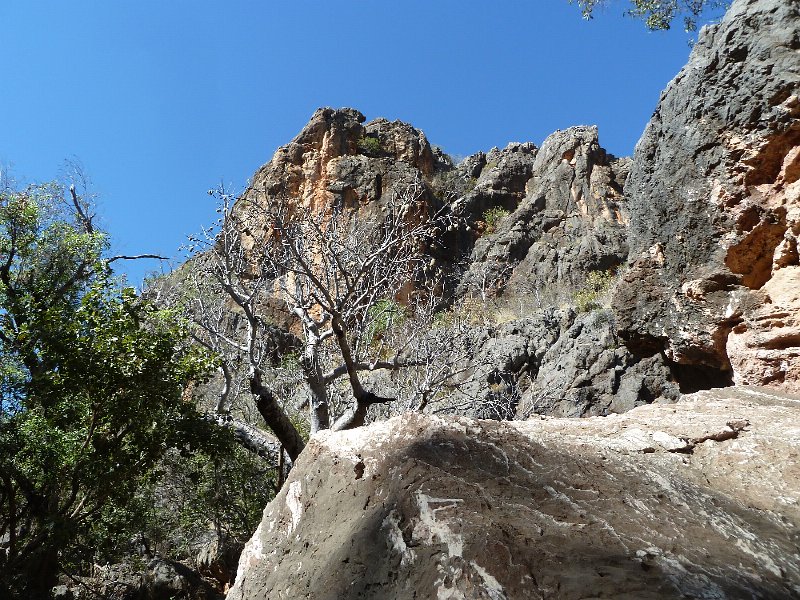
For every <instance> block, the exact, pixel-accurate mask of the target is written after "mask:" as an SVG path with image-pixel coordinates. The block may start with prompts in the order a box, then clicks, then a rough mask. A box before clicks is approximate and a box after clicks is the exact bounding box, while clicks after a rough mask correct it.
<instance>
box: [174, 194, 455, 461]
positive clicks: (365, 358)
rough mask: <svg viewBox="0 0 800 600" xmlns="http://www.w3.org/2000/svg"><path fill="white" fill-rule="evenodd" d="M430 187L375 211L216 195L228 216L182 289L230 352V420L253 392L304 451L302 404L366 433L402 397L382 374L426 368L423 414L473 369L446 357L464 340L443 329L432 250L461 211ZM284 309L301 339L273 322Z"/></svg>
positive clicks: (225, 379) (206, 332)
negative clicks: (284, 388)
mask: <svg viewBox="0 0 800 600" xmlns="http://www.w3.org/2000/svg"><path fill="white" fill-rule="evenodd" d="M424 190H425V188H424V186H423V184H422V183H420V182H415V183H412V184H411V185H408V186H407V187H406V188H405V189H404V190H403V191H402V193H399V194H396V195H394V196H392V197H387V198H385V199H384V200H383V201H382V202H380V203H378V202H376V203H374V204H373V205H370V207H368V208H369V210H371V213H370V214H369V215H365V214H364V213H367V212H368V211H367V210H362V211H361V212H356V211H354V210H348V209H346V208H342V207H337V206H336V205H334V206H332V207H329V208H327V209H326V210H323V211H319V212H314V211H312V210H310V209H308V208H305V207H302V206H298V205H297V203H296V202H294V201H292V200H290V199H277V200H273V201H272V202H271V203H270V204H264V203H255V202H251V201H250V200H248V196H245V197H243V198H240V199H236V198H235V197H234V196H232V195H230V194H228V193H226V192H225V191H224V190H218V191H214V192H211V193H212V194H213V195H214V196H215V197H217V198H218V200H219V202H220V206H219V209H218V212H219V214H220V216H219V219H218V221H217V223H216V226H215V227H213V228H211V229H209V230H206V231H204V232H203V233H202V235H200V236H196V237H194V238H192V240H191V241H192V250H193V251H194V252H195V253H196V256H195V258H194V259H193V261H192V262H191V263H190V264H189V265H187V266H186V267H185V273H184V274H183V279H184V281H183V284H182V289H183V290H184V291H183V295H184V305H185V306H186V307H187V312H188V315H189V316H190V318H191V320H192V321H193V323H194V324H195V337H196V339H197V340H198V341H200V342H201V343H203V344H205V345H206V346H207V347H209V348H210V349H212V350H213V351H214V352H216V353H217V354H218V355H219V356H220V357H221V366H220V370H221V374H222V377H221V387H220V392H219V397H218V400H217V402H216V407H215V410H216V412H217V414H223V415H225V414H229V413H230V411H231V408H232V406H233V403H234V402H235V401H236V400H237V398H240V397H241V396H242V395H245V396H250V397H251V398H252V399H253V400H254V402H255V406H256V408H257V410H258V412H259V413H260V415H261V416H262V417H263V418H264V420H265V421H266V423H267V425H268V426H269V427H270V429H271V430H272V431H273V432H274V434H275V435H276V437H277V438H278V440H279V441H280V443H281V444H282V445H283V447H284V448H285V449H286V451H287V453H288V454H289V456H290V457H291V458H292V459H295V458H296V457H297V456H298V455H299V454H300V452H301V451H302V449H303V438H302V436H301V434H300V432H299V431H298V426H299V425H300V424H299V423H298V418H297V417H298V415H297V414H295V416H294V418H293V417H292V413H293V411H294V410H299V409H305V408H306V407H307V408H308V417H307V419H308V421H309V422H310V427H309V428H310V431H311V432H315V431H319V430H322V429H328V428H331V429H334V430H341V429H348V428H352V427H357V426H360V425H362V424H364V423H365V420H366V419H367V412H368V410H369V408H370V407H371V406H374V405H379V404H387V403H392V402H395V401H396V400H397V399H398V396H397V394H388V393H386V391H385V390H381V389H379V388H380V387H381V386H380V385H379V384H376V383H375V380H374V378H373V377H371V375H370V374H372V373H376V372H396V371H398V370H401V369H416V373H417V374H418V375H419V376H420V377H419V378H418V379H417V381H419V385H416V386H414V387H415V389H411V388H410V387H408V386H406V387H405V388H403V390H401V391H404V393H406V394H407V398H406V399H405V400H406V401H405V402H404V403H403V404H404V405H406V406H408V407H409V408H412V409H416V410H422V409H424V408H425V406H426V405H427V404H428V401H429V399H430V397H431V395H432V394H434V393H435V391H436V390H438V389H441V388H442V387H446V386H448V385H452V384H454V382H455V381H456V380H457V379H458V378H459V376H460V374H461V373H463V372H465V371H466V370H467V367H466V366H465V365H464V363H463V362H459V361H457V360H448V359H447V358H446V357H448V356H451V355H452V353H451V352H450V353H448V352H449V351H448V350H446V349H445V346H447V345H448V344H450V345H452V338H448V336H444V335H435V334H432V333H431V328H430V325H431V323H432V320H433V317H434V314H435V311H436V307H437V304H438V301H437V298H436V294H435V293H434V292H435V291H436V289H437V286H438V284H439V283H440V282H439V281H437V277H436V270H435V268H434V267H435V261H433V260H432V258H431V254H430V252H431V251H435V250H437V244H439V243H440V242H439V240H441V239H443V235H442V234H443V233H444V230H445V229H446V228H448V227H450V226H452V224H453V221H454V219H455V217H454V216H453V215H452V214H450V212H449V208H448V207H447V206H445V207H444V208H443V209H442V210H439V211H435V210H433V209H432V208H431V206H430V203H429V202H428V201H427V200H426V199H425V192H424ZM279 308H282V309H283V312H282V314H283V315H284V317H285V318H286V319H287V323H288V326H289V329H291V330H292V331H293V333H294V334H295V335H296V338H297V341H296V342H295V343H294V345H292V343H291V342H287V341H286V340H285V339H283V340H282V339H281V336H287V334H286V333H285V332H281V328H279V327H276V326H275V325H274V324H273V323H272V321H273V319H275V318H276V315H278V314H280V313H281V311H280V310H279ZM287 348H288V349H287ZM290 351H295V352H296V354H297V356H298V359H299V360H298V361H297V362H298V363H299V368H300V370H301V373H302V381H303V383H304V386H303V387H304V389H305V396H304V397H302V398H299V399H298V398H294V400H295V402H294V403H292V402H290V398H289V397H286V396H283V397H281V396H282V394H281V393H280V391H279V388H280V382H279V376H278V375H277V374H279V373H280V372H281V362H282V361H284V362H285V360H286V357H287V352H290ZM437 360H438V361H440V363H441V364H439V363H437V362H436V361H437ZM398 389H399V388H398V387H397V386H395V387H394V391H397V390H398ZM242 392H245V393H244V394H243V393H242ZM303 420H305V418H303Z"/></svg>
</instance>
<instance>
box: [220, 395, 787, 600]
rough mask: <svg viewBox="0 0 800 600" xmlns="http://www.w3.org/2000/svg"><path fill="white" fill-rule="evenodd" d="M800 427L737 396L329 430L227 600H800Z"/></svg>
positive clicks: (767, 400)
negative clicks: (581, 412)
mask: <svg viewBox="0 0 800 600" xmlns="http://www.w3.org/2000/svg"><path fill="white" fill-rule="evenodd" d="M798 419H800V400H797V399H795V400H792V399H790V398H785V397H781V396H779V395H775V394H772V393H766V392H765V390H760V389H753V388H729V389H726V390H717V391H713V392H700V393H697V394H694V395H691V396H687V397H685V398H684V399H682V400H681V401H680V402H678V403H677V404H673V405H663V404H662V405H650V406H645V407H639V408H636V409H634V410H632V411H630V412H628V413H626V414H624V415H615V416H611V417H591V418H588V419H556V418H537V419H533V420H529V421H511V422H497V421H476V420H471V419H467V418H463V417H450V418H439V417H432V416H423V415H414V416H406V417H402V418H395V419H391V420H389V421H384V422H381V423H376V424H373V425H371V426H369V427H366V428H362V429H360V430H354V431H350V432H342V433H327V432H326V433H322V434H320V435H317V436H315V437H314V438H312V440H311V442H310V443H309V445H308V447H307V448H306V450H305V451H304V453H303V455H302V456H301V458H300V460H299V461H298V462H297V464H296V465H295V467H294V469H293V470H292V472H291V474H290V478H289V480H288V481H287V483H286V485H285V486H284V488H283V490H282V491H281V492H280V494H279V495H278V496H277V497H276V498H275V500H273V501H272V502H271V503H270V504H269V505H268V506H267V508H266V509H265V511H264V519H263V521H262V523H261V525H260V526H259V528H258V530H257V531H256V533H255V534H254V536H253V538H252V539H251V540H250V541H249V542H248V544H247V545H246V548H245V550H244V552H243V553H242V557H241V561H240V563H239V571H238V575H237V578H236V583H235V586H234V587H233V589H232V590H231V591H230V593H229V594H228V600H245V599H253V598H274V599H278V598H293V599H294V598H314V599H315V600H326V599H329V598H330V599H336V600H345V599H355V598H393V599H398V600H400V599H406V598H408V599H411V598H486V599H494V600H497V599H520V600H523V599H524V600H528V599H531V598H558V599H561V600H564V599H570V598H576V599H577V598H598V597H614V598H637V599H647V598H719V599H725V598H731V599H734V598H790V597H796V596H797V595H798V594H800V562H798V560H797V531H798V526H800V511H798V502H799V501H800V467H798V464H799V463H798V462H797V460H796V457H797V453H798V451H800V441H799V440H800V438H798V436H797V423H798ZM767 490H768V491H769V492H768V493H766V491H767Z"/></svg>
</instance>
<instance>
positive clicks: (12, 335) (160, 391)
mask: <svg viewBox="0 0 800 600" xmlns="http://www.w3.org/2000/svg"><path fill="white" fill-rule="evenodd" d="M68 206H69V205H67V204H66V203H65V202H63V199H62V198H61V196H60V190H59V189H58V188H57V187H55V186H38V187H34V188H29V189H28V190H26V191H25V192H22V193H16V192H3V193H2V194H1V195H0V364H2V365H3V367H2V368H1V369H0V590H2V589H3V587H4V586H5V587H6V588H7V589H6V591H9V590H10V591H11V592H12V593H15V592H16V593H21V590H26V593H28V594H33V595H36V593H37V592H35V591H32V590H33V589H35V586H43V587H45V588H46V586H48V585H50V584H52V579H53V577H54V575H55V573H56V571H57V569H58V568H59V567H61V568H64V567H65V566H68V565H70V564H77V563H79V562H80V561H81V560H84V559H85V558H87V557H89V556H93V555H94V554H95V553H96V551H97V550H98V548H97V546H96V544H98V542H99V540H101V539H102V538H103V537H110V536H111V535H112V534H113V533H114V532H119V531H120V530H121V529H124V526H123V523H124V522H125V521H126V519H124V518H123V516H124V513H125V511H126V510H127V508H126V507H128V505H129V503H130V499H131V498H132V497H133V496H134V492H135V491H136V489H137V487H138V486H139V485H141V482H142V480H143V479H145V478H147V477H148V476H149V475H150V473H151V470H152V468H153V466H154V465H155V464H156V463H157V462H158V460H159V459H160V458H161V456H162V455H163V454H164V452H165V450H166V449H167V448H169V447H192V446H195V445H197V444H198V443H200V441H202V439H203V438H204V433H203V432H202V431H201V430H202V429H203V428H204V425H203V423H204V422H203V421H201V420H200V419H199V418H198V416H197V415H196V413H195V411H194V407H193V405H191V404H189V403H186V402H184V401H183V393H184V389H185V388H186V385H187V383H188V382H189V381H197V380H202V379H204V378H205V377H206V375H207V373H208V372H209V369H210V367H211V366H212V360H211V358H210V357H209V356H208V355H206V354H205V353H202V352H200V351H198V350H197V349H196V348H195V347H192V346H185V345H184V344H183V343H182V341H181V340H182V339H183V338H184V335H185V331H184V329H183V327H182V326H181V325H180V323H178V322H177V321H176V320H175V319H174V317H173V315H171V314H169V313H167V312H164V311H159V310H156V309H155V308H154V307H153V306H151V305H150V304H148V303H146V302H143V301H141V300H140V299H139V298H137V297H136V295H135V293H134V291H133V290H132V289H130V288H125V289H120V288H118V287H117V286H116V285H115V284H114V282H113V280H112V279H110V277H109V273H108V268H107V266H106V264H105V263H104V262H103V261H102V260H101V254H102V252H103V251H104V250H105V249H106V247H107V240H106V236H105V234H103V233H102V232H98V231H96V230H95V229H94V227H93V226H92V224H91V221H90V220H89V219H87V218H86V213H81V211H75V212H74V213H73V212H72V211H71V210H70V209H69V208H68ZM135 512H136V511H133V513H135ZM98 532H99V533H101V534H102V535H98ZM101 546H102V545H101ZM100 549H101V550H102V548H100Z"/></svg>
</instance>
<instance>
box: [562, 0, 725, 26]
mask: <svg viewBox="0 0 800 600" xmlns="http://www.w3.org/2000/svg"><path fill="white" fill-rule="evenodd" d="M569 2H570V4H574V3H577V4H578V6H580V8H581V13H582V14H583V17H584V18H585V19H591V18H592V16H593V15H594V9H595V8H597V7H598V6H602V5H605V4H606V3H607V0H569ZM630 4H631V7H630V9H629V10H628V11H627V13H626V14H628V15H630V16H632V17H635V18H637V19H641V20H642V21H644V23H645V26H646V27H647V28H648V29H649V30H651V31H655V30H661V29H670V28H671V26H672V24H673V22H674V21H675V19H677V18H678V17H683V25H684V29H685V30H686V31H695V30H696V29H697V21H698V19H699V18H700V17H701V15H703V13H704V11H707V10H709V9H710V10H718V9H724V8H727V7H728V6H729V5H730V1H729V0H630Z"/></svg>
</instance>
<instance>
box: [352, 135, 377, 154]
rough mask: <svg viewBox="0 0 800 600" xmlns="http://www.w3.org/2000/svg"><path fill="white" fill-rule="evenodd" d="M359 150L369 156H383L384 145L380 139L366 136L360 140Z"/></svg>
mask: <svg viewBox="0 0 800 600" xmlns="http://www.w3.org/2000/svg"><path fill="white" fill-rule="evenodd" d="M358 150H359V152H361V153H362V154H365V155H367V156H380V155H381V154H383V145H382V144H381V141H380V140H379V139H378V138H376V137H372V136H368V135H365V136H363V137H362V138H361V139H359V140H358Z"/></svg>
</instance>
